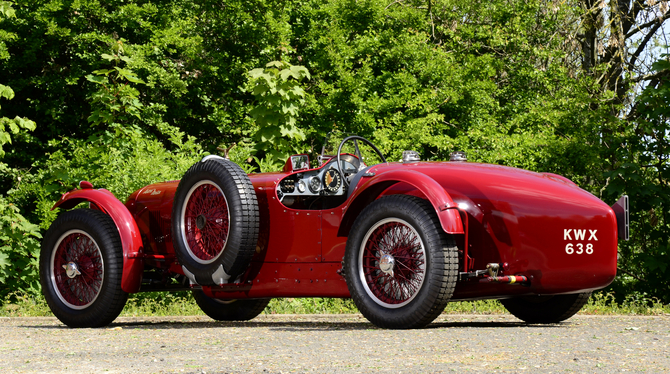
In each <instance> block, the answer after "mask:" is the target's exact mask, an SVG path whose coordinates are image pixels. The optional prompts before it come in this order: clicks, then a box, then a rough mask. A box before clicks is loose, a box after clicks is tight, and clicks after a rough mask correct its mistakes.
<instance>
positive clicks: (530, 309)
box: [500, 292, 591, 323]
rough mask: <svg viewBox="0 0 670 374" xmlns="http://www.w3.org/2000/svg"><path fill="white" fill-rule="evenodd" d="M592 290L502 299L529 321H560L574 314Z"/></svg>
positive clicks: (511, 311)
mask: <svg viewBox="0 0 670 374" xmlns="http://www.w3.org/2000/svg"><path fill="white" fill-rule="evenodd" d="M589 297H591V293H590V292H586V293H576V294H570V295H546V296H521V297H515V298H512V299H504V300H500V302H501V303H502V305H503V306H504V307H505V309H507V311H508V312H510V313H511V314H512V315H514V316H515V317H516V318H518V319H520V320H522V321H524V322H527V323H558V322H561V321H565V320H566V319H568V318H570V317H572V316H574V315H575V314H577V312H579V310H580V309H582V307H583V306H584V305H586V303H587V302H588V301H589Z"/></svg>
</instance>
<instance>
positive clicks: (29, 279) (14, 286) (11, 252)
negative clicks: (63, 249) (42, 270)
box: [0, 196, 42, 299]
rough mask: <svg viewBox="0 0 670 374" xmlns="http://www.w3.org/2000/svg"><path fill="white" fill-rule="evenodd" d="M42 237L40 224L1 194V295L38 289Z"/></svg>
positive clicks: (31, 291) (36, 290)
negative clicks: (22, 213) (33, 222)
mask: <svg viewBox="0 0 670 374" xmlns="http://www.w3.org/2000/svg"><path fill="white" fill-rule="evenodd" d="M41 238H42V235H41V233H40V230H39V226H37V225H35V224H32V223H30V222H28V220H26V219H25V218H24V217H23V216H22V215H21V214H19V209H18V207H16V206H15V205H14V204H12V203H8V202H7V200H6V199H5V198H3V197H2V196H0V298H2V299H4V298H5V297H6V296H7V295H9V294H10V293H13V292H17V291H18V292H22V293H25V294H32V295H34V294H36V293H37V292H39V290H40V285H39V275H38V271H39V269H38V258H39V252H40V239H41Z"/></svg>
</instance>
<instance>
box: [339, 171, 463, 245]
mask: <svg viewBox="0 0 670 374" xmlns="http://www.w3.org/2000/svg"><path fill="white" fill-rule="evenodd" d="M401 182H404V183H407V184H409V185H411V186H413V187H415V188H416V189H417V190H419V191H421V193H422V194H423V195H424V196H426V198H427V199H428V201H430V203H431V204H432V205H433V208H435V213H436V214H437V217H438V218H439V220H440V225H441V226H442V230H444V232H446V233H448V234H464V233H465V231H464V230H463V222H462V221H461V216H460V214H459V212H458V205H457V204H456V203H454V201H453V200H452V199H451V196H449V194H448V193H447V191H445V190H444V188H443V187H442V186H441V185H440V184H439V183H437V182H436V181H435V180H434V179H433V178H431V177H429V176H427V175H425V174H422V173H419V172H416V171H413V170H392V171H388V172H384V173H382V174H380V175H378V176H374V177H372V178H370V179H369V180H368V181H366V182H363V185H362V186H361V187H360V188H358V189H356V191H355V192H354V193H353V194H352V196H351V198H350V199H349V204H348V205H347V206H346V207H345V208H344V215H343V217H342V223H341V224H340V229H339V231H338V235H339V236H347V235H348V234H349V230H350V229H351V226H352V224H353V221H354V220H355V219H356V217H357V216H358V214H359V213H360V212H361V211H362V210H363V209H364V208H365V207H366V206H367V205H368V204H370V203H371V202H372V201H374V200H375V199H377V197H379V195H381V194H382V192H384V190H386V189H387V188H389V187H391V186H392V185H394V184H396V183H401Z"/></svg>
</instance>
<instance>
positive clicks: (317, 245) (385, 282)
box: [40, 136, 628, 328]
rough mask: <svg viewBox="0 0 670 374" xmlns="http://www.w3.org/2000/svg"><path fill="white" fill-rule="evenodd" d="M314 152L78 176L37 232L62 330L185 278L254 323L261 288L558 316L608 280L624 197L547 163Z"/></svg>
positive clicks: (204, 298) (402, 315) (390, 321)
mask: <svg viewBox="0 0 670 374" xmlns="http://www.w3.org/2000/svg"><path fill="white" fill-rule="evenodd" d="M352 143H353V146H354V151H353V152H351V153H347V152H343V147H344V146H345V144H346V145H347V146H348V147H349V148H351V146H352ZM359 145H361V146H363V145H365V147H366V148H367V149H368V150H372V151H369V152H368V153H376V154H373V155H372V157H370V158H363V157H362V155H361V151H360V148H359ZM369 159H377V160H380V161H381V162H379V163H376V164H374V165H366V164H365V162H364V161H365V160H369ZM319 163H320V166H318V167H316V168H310V160H309V157H308V155H295V156H291V157H290V159H289V160H288V161H287V162H286V165H285V166H284V169H283V170H282V171H281V172H276V173H259V174H250V175H247V174H246V173H244V172H243V170H242V169H241V168H240V167H239V166H238V165H237V164H235V163H233V162H231V161H229V160H227V159H224V158H222V157H219V156H213V155H212V156H207V157H205V158H203V159H202V161H200V162H198V163H196V164H195V165H193V166H192V167H191V168H190V169H189V170H188V171H187V172H186V174H185V175H184V177H183V178H182V179H181V180H180V181H169V182H162V183H156V184H152V185H149V186H146V187H144V188H141V189H139V190H137V191H135V192H134V193H133V194H132V195H131V196H130V197H129V198H128V200H127V201H126V203H125V204H123V203H121V202H120V201H119V200H118V199H116V198H115V197H114V195H112V194H111V193H110V192H109V191H107V190H105V189H94V188H93V186H92V185H91V183H89V182H86V181H82V182H81V183H80V184H79V186H80V189H75V190H73V191H70V192H67V193H65V194H63V196H62V197H61V199H60V200H59V201H58V202H57V203H56V204H55V206H54V208H56V207H60V208H62V209H71V208H74V207H75V206H77V205H78V204H80V203H82V202H88V203H89V208H90V209H75V210H70V211H67V212H64V213H62V214H61V215H60V216H59V217H58V218H57V219H56V220H55V221H54V223H53V224H52V225H51V227H50V228H49V230H48V232H47V233H46V235H45V237H44V241H43V244H42V251H41V258H40V277H41V282H42V289H43V292H44V295H45V297H46V300H47V302H48V304H49V306H50V308H51V310H52V311H53V313H54V314H55V315H56V317H58V318H59V319H60V320H61V321H62V322H63V323H65V324H66V325H68V326H71V327H95V326H104V325H107V324H109V323H111V322H112V321H113V320H114V319H115V318H116V317H117V316H118V315H119V313H120V312H121V310H122V309H123V307H124V305H125V302H126V300H127V297H128V294H129V293H134V292H141V291H172V290H192V291H193V294H194V298H195V300H196V302H197V303H198V305H199V306H200V307H201V308H202V310H203V311H204V312H205V313H206V314H207V315H209V316H210V317H212V318H213V319H216V320H248V319H252V318H254V317H255V316H257V315H258V314H259V313H261V312H262V311H263V309H264V308H265V306H266V305H267V304H268V302H269V300H270V298H273V297H338V298H349V297H351V298H353V300H354V302H355V304H356V306H357V307H358V309H359V310H360V312H361V313H362V314H363V315H364V316H365V317H366V318H367V319H368V320H370V322H372V323H373V324H375V325H377V326H379V327H384V328H418V327H422V326H425V325H427V324H429V323H430V322H431V321H433V320H434V319H435V318H436V317H437V316H438V315H439V314H440V313H441V312H442V311H443V310H444V308H445V306H446V305H447V303H448V302H450V301H458V300H475V299H500V300H501V302H502V304H503V305H504V306H505V308H507V310H509V312H510V313H512V314H513V315H515V316H517V317H518V318H520V319H521V320H523V321H526V322H528V323H556V322H560V321H563V320H565V319H567V318H570V317H571V316H572V315H574V314H575V313H576V312H577V311H579V310H580V308H581V307H582V306H583V305H584V304H585V303H586V302H587V300H588V298H589V296H590V294H591V292H592V291H593V290H597V289H599V288H602V287H605V286H607V285H608V284H610V283H611V282H612V280H613V279H614V277H615V275H616V269H617V239H627V238H628V202H627V197H625V196H624V197H622V198H621V199H620V200H619V201H618V202H617V203H616V204H615V205H614V206H612V207H609V206H608V205H606V204H605V203H603V202H602V201H601V200H599V199H598V198H596V197H595V196H594V195H592V194H590V193H589V192H587V191H584V190H582V189H581V188H579V187H578V186H577V185H575V184H574V183H573V182H571V181H570V180H568V179H567V178H564V177H561V176H559V175H555V174H550V173H535V172H530V171H526V170H520V169H516V168H511V167H505V166H500V165H488V164H479V163H470V162H467V161H466V160H465V158H464V154H462V153H458V152H457V153H454V154H452V157H451V160H450V161H448V162H422V161H420V160H419V155H418V153H416V152H413V151H406V152H404V154H403V159H402V161H400V162H387V161H386V160H385V158H384V156H383V155H382V153H381V152H380V151H379V150H378V149H377V148H376V147H375V146H374V145H372V144H371V143H370V142H369V141H368V140H366V139H364V138H362V137H358V136H350V137H347V138H345V139H344V140H343V141H342V143H341V144H340V145H339V147H338V150H337V152H336V153H335V156H326V155H324V154H322V155H321V156H320V157H319Z"/></svg>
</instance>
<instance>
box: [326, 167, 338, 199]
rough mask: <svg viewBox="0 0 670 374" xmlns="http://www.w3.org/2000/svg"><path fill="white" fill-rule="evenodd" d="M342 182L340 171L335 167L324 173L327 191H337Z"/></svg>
mask: <svg viewBox="0 0 670 374" xmlns="http://www.w3.org/2000/svg"><path fill="white" fill-rule="evenodd" d="M341 184H342V178H340V173H339V172H338V171H337V170H336V169H335V168H330V169H328V171H327V172H326V174H324V175H323V187H324V188H325V190H326V191H328V192H330V193H335V192H337V191H338V190H339V189H340V185H341Z"/></svg>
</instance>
